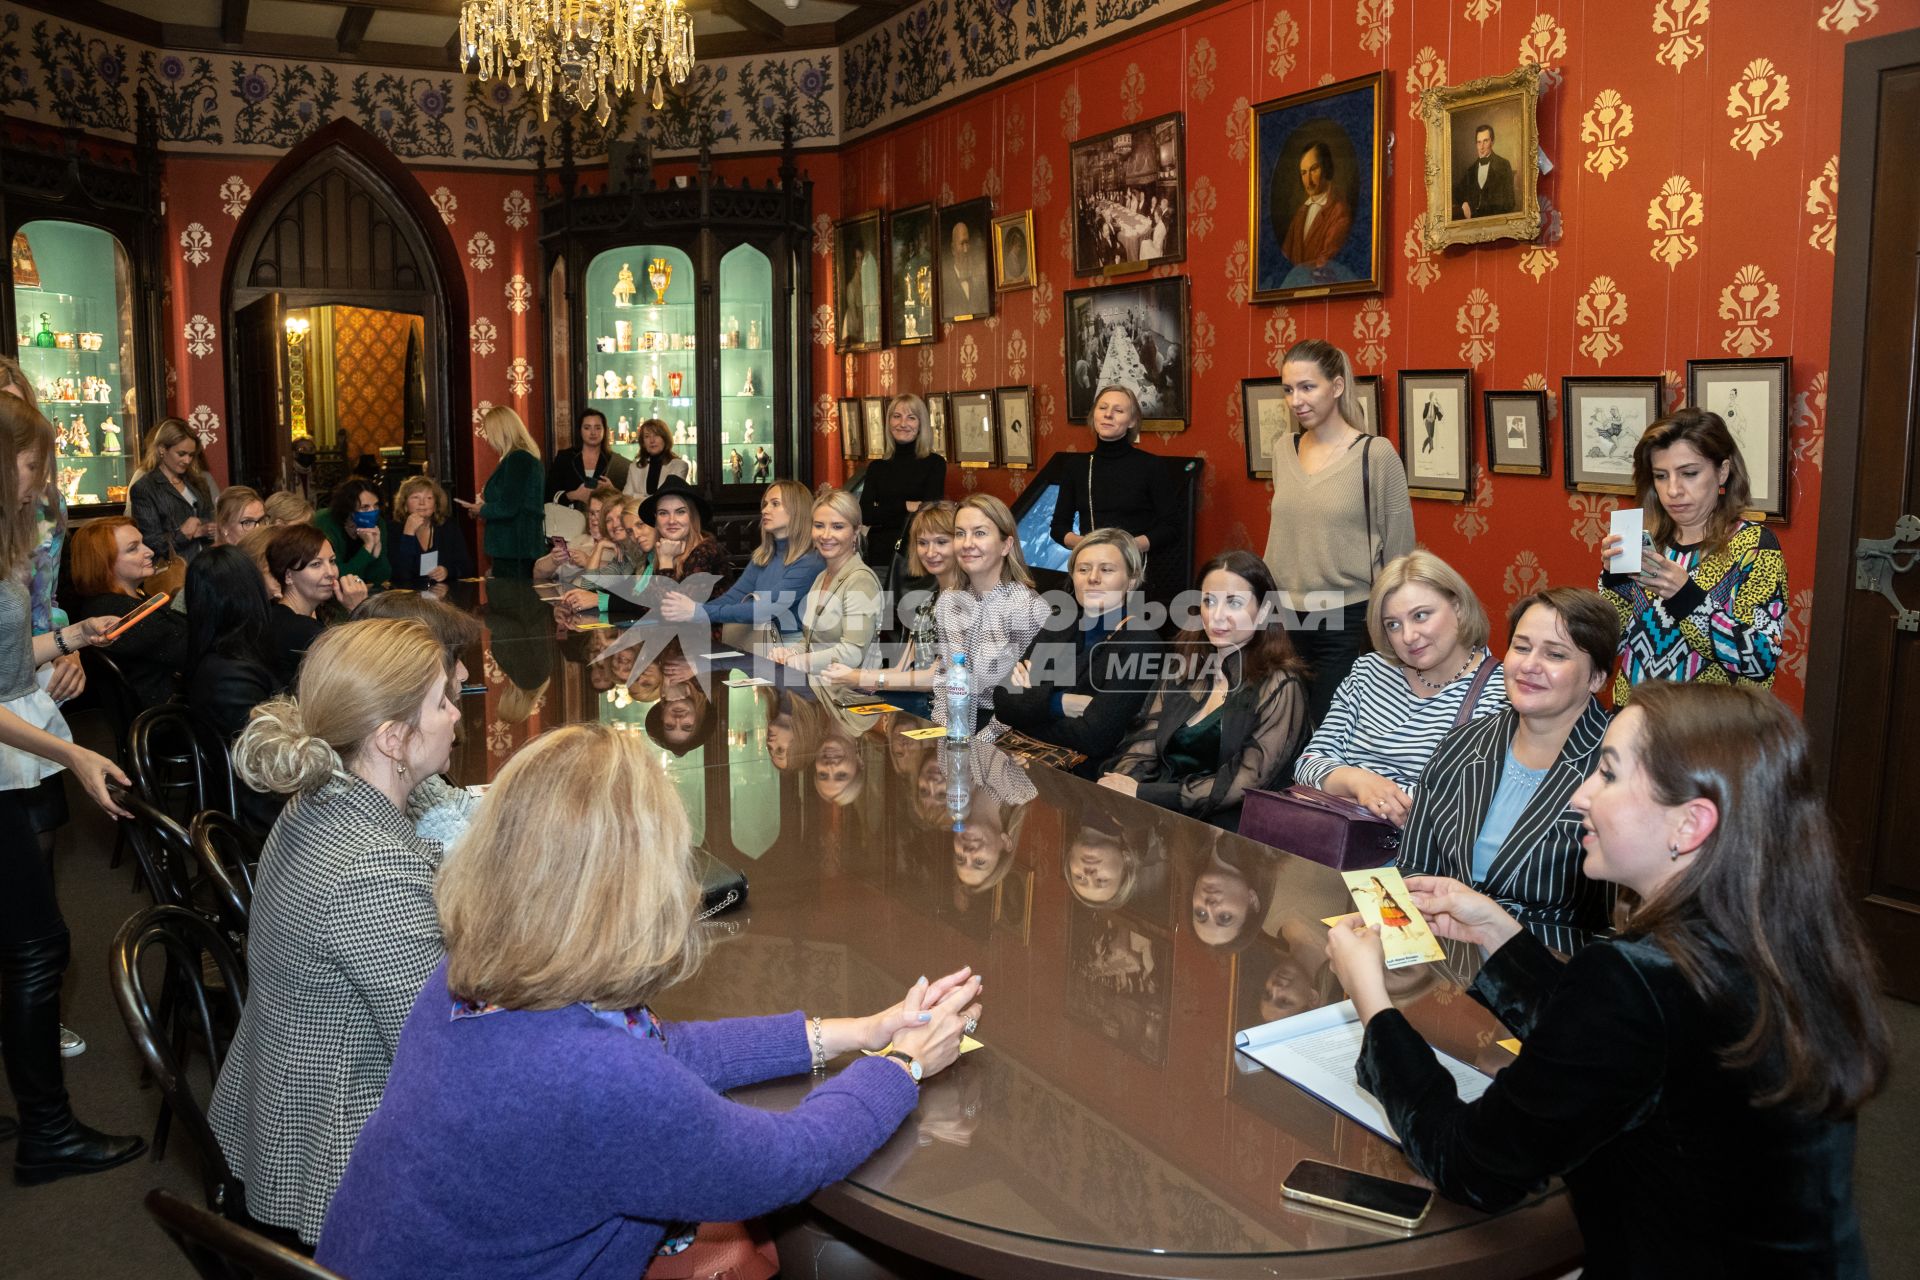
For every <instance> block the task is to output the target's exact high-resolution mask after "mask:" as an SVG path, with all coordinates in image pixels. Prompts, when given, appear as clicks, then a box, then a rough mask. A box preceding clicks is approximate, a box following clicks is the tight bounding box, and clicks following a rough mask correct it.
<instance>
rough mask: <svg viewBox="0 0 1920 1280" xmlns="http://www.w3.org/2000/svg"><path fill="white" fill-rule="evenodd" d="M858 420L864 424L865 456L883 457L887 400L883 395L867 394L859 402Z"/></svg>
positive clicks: (885, 441) (884, 453)
mask: <svg viewBox="0 0 1920 1280" xmlns="http://www.w3.org/2000/svg"><path fill="white" fill-rule="evenodd" d="M860 420H861V421H862V422H863V423H865V424H866V441H867V456H868V457H869V458H884V457H886V456H887V454H888V453H890V452H892V450H890V449H888V447H887V401H886V397H884V396H868V397H867V398H866V399H864V400H862V401H861V402H860Z"/></svg>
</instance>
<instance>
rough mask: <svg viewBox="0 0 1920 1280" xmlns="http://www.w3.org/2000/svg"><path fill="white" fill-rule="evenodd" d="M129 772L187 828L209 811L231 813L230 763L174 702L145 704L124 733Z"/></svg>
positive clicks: (223, 749)
mask: <svg viewBox="0 0 1920 1280" xmlns="http://www.w3.org/2000/svg"><path fill="white" fill-rule="evenodd" d="M127 773H128V776H130V777H131V778H132V779H133V784H134V786H135V787H137V788H138V789H139V791H140V794H141V795H142V796H144V797H146V800H147V803H148V804H151V805H153V806H154V807H155V808H157V809H159V810H160V811H162V812H163V813H165V814H166V815H167V816H169V817H171V818H172V819H173V820H174V821H175V822H177V823H179V824H180V825H181V826H182V827H185V826H186V825H187V824H188V823H190V822H192V821H193V816H194V815H195V814H196V813H200V812H202V811H203V810H207V809H218V810H220V811H221V812H223V813H232V812H234V791H233V787H234V782H233V766H232V764H231V763H230V762H229V760H228V758H227V751H226V747H225V746H224V745H223V744H217V743H215V742H213V741H211V740H210V738H209V736H208V735H207V734H206V733H204V732H203V731H202V730H201V729H200V727H199V726H198V725H196V724H195V723H194V720H193V716H192V714H191V713H190V712H189V711H188V710H187V708H186V707H184V706H182V705H181V704H179V703H177V702H169V703H163V704H162V705H160V706H157V707H148V708H147V709H146V710H145V711H142V712H141V713H140V714H139V715H137V716H135V717H134V719H133V725H132V727H131V729H130V730H129V731H128V742H127Z"/></svg>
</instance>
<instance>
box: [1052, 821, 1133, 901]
mask: <svg viewBox="0 0 1920 1280" xmlns="http://www.w3.org/2000/svg"><path fill="white" fill-rule="evenodd" d="M1128 872H1129V867H1128V865H1127V853H1126V850H1125V849H1123V848H1121V846H1120V842H1119V841H1118V840H1115V839H1114V838H1113V837H1112V836H1109V835H1107V834H1105V833H1104V832H1099V831H1082V832H1081V833H1080V834H1079V835H1077V836H1075V837H1074V838H1073V843H1072V844H1071V845H1069V846H1067V856H1066V874H1067V884H1068V885H1069V886H1070V887H1071V888H1072V889H1073V896H1074V897H1076V898H1078V899H1080V901H1082V902H1084V903H1086V904H1087V905H1088V906H1090V907H1100V906H1105V905H1107V904H1108V903H1115V905H1119V904H1118V903H1116V902H1115V899H1116V898H1118V899H1119V901H1120V902H1124V901H1125V900H1126V899H1125V898H1124V897H1121V892H1122V890H1123V889H1130V888H1131V885H1130V884H1129V881H1130V879H1131V877H1130V876H1129V874H1128Z"/></svg>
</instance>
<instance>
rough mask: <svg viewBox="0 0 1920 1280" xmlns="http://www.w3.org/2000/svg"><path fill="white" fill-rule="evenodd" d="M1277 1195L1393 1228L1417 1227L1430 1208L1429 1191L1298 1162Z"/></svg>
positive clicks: (1331, 1167) (1347, 1170)
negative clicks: (1336, 1210)
mask: <svg viewBox="0 0 1920 1280" xmlns="http://www.w3.org/2000/svg"><path fill="white" fill-rule="evenodd" d="M1280 1194H1281V1195H1283V1196H1285V1197H1286V1198H1287V1199H1289V1200H1300V1201H1304V1202H1305V1203H1307V1204H1314V1205H1319V1206H1321V1207H1322V1208H1327V1209H1338V1210H1339V1211H1340V1212H1342V1213H1351V1214H1354V1215H1355V1216H1357V1217H1361V1218H1369V1219H1371V1220H1373V1221H1375V1222H1385V1223H1390V1224H1391V1225H1393V1226H1396V1227H1417V1226H1419V1225H1420V1222H1421V1220H1422V1219H1423V1218H1425V1217H1426V1216H1427V1210H1428V1209H1431V1208H1432V1207H1433V1192H1432V1191H1430V1190H1429V1189H1427V1188H1426V1187H1416V1186H1414V1185H1412V1184H1411V1183H1407V1182H1394V1181H1392V1180H1391V1179H1388V1178H1376V1177H1374V1176H1373V1175H1372V1174H1370V1173H1361V1172H1359V1171H1358V1170H1356V1169H1342V1168H1341V1167H1340V1166H1338V1165H1332V1164H1322V1163H1321V1162H1320V1161H1318V1160H1302V1161H1301V1162H1300V1163H1299V1164H1297V1165H1295V1166H1293V1172H1292V1173H1290V1174H1288V1175H1287V1180H1286V1181H1285V1182H1283V1183H1281V1184H1280Z"/></svg>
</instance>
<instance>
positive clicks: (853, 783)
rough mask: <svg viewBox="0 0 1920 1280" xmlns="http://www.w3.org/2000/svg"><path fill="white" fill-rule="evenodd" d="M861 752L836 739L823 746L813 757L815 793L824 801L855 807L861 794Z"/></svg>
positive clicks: (846, 742)
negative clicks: (853, 804)
mask: <svg viewBox="0 0 1920 1280" xmlns="http://www.w3.org/2000/svg"><path fill="white" fill-rule="evenodd" d="M860 774H861V762H860V749H859V748H858V747H857V746H855V745H854V744H853V742H852V741H851V740H850V739H847V738H843V737H840V736H838V735H835V736H833V737H829V738H827V739H825V740H824V741H822V742H821V743H820V750H819V751H817V752H816V753H815V754H814V757H813V789H814V792H815V793H816V794H817V795H818V796H819V797H820V798H821V799H822V800H831V801H833V802H834V803H835V804H852V803H853V801H854V800H855V799H856V798H857V797H858V796H859V794H860V781H861V779H860Z"/></svg>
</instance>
